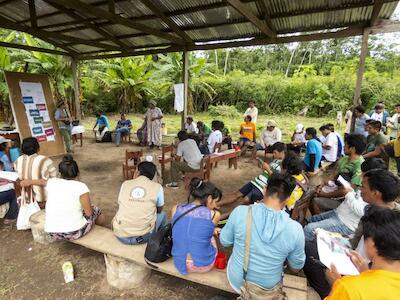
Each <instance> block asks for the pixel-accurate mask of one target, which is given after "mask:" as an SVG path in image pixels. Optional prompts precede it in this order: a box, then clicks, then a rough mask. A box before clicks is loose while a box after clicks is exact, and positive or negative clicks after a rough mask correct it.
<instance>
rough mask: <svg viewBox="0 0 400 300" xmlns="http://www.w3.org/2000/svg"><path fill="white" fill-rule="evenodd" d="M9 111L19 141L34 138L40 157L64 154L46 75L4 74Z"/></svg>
mask: <svg viewBox="0 0 400 300" xmlns="http://www.w3.org/2000/svg"><path fill="white" fill-rule="evenodd" d="M5 77H6V82H7V86H8V90H9V95H10V103H11V108H12V111H13V115H14V120H15V124H16V127H17V130H18V132H19V135H20V139H21V140H22V139H24V138H26V137H36V139H37V140H38V141H39V144H40V154H42V155H46V156H55V155H61V154H64V153H65V150H64V141H63V138H62V136H61V134H60V130H59V128H58V125H57V122H56V121H55V120H54V112H55V110H56V107H55V104H54V100H53V94H52V92H51V88H50V84H49V79H48V77H47V76H46V75H39V74H28V73H17V72H5Z"/></svg>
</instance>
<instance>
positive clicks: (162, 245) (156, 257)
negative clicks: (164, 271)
mask: <svg viewBox="0 0 400 300" xmlns="http://www.w3.org/2000/svg"><path fill="white" fill-rule="evenodd" d="M200 206H201V205H196V206H194V207H192V208H191V209H188V210H187V211H185V212H184V213H183V214H181V215H180V216H179V217H178V218H177V219H176V220H175V221H174V222H173V223H172V225H171V224H167V225H165V226H164V227H161V228H160V229H159V230H158V231H157V232H156V233H155V234H152V235H151V237H150V239H149V241H148V242H147V246H146V251H145V252H144V258H145V260H146V262H147V263H148V264H149V263H161V262H163V261H166V260H167V259H168V258H170V257H171V256H172V254H171V251H172V228H173V227H174V225H175V224H176V222H178V221H179V220H180V219H181V218H182V217H183V216H185V215H187V214H188V213H190V212H191V211H193V210H195V209H196V208H199V207H200ZM149 265H151V264H149ZM151 266H152V267H153V268H157V267H156V266H153V265H151Z"/></svg>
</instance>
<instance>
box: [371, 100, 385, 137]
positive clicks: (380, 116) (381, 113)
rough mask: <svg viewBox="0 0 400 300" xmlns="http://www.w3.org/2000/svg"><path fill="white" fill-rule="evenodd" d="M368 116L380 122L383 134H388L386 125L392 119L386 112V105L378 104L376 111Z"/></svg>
mask: <svg viewBox="0 0 400 300" xmlns="http://www.w3.org/2000/svg"><path fill="white" fill-rule="evenodd" d="M368 115H369V117H370V118H371V119H372V120H374V121H378V122H380V123H381V125H382V127H381V130H382V132H386V123H387V121H388V119H389V118H390V115H389V113H388V112H387V111H386V110H385V104H384V103H383V102H378V103H377V104H376V105H375V107H374V110H371V111H370V112H369V113H368Z"/></svg>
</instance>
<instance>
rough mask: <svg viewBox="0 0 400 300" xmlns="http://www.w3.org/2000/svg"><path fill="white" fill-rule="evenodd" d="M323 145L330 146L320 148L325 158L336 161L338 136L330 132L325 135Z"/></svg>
mask: <svg viewBox="0 0 400 300" xmlns="http://www.w3.org/2000/svg"><path fill="white" fill-rule="evenodd" d="M324 145H326V146H331V148H330V149H329V150H328V149H325V148H323V149H322V155H323V156H324V157H325V159H326V160H327V161H330V162H335V161H337V154H338V153H337V152H338V138H337V136H336V134H335V133H334V132H331V133H329V134H328V135H327V136H326V138H325V142H324Z"/></svg>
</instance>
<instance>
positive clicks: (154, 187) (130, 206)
mask: <svg viewBox="0 0 400 300" xmlns="http://www.w3.org/2000/svg"><path fill="white" fill-rule="evenodd" d="M160 189H161V185H160V184H159V183H156V182H154V181H151V180H150V179H148V178H147V177H145V176H139V177H138V178H136V179H133V180H126V181H124V183H123V184H122V186H121V190H120V192H119V197H118V205H119V207H118V211H117V214H116V215H115V217H114V219H113V230H114V233H115V235H116V236H118V237H132V236H135V237H138V236H143V235H145V234H146V233H148V232H150V231H152V230H153V229H154V226H155V223H156V218H157V207H156V202H157V194H158V193H159V191H160Z"/></svg>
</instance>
